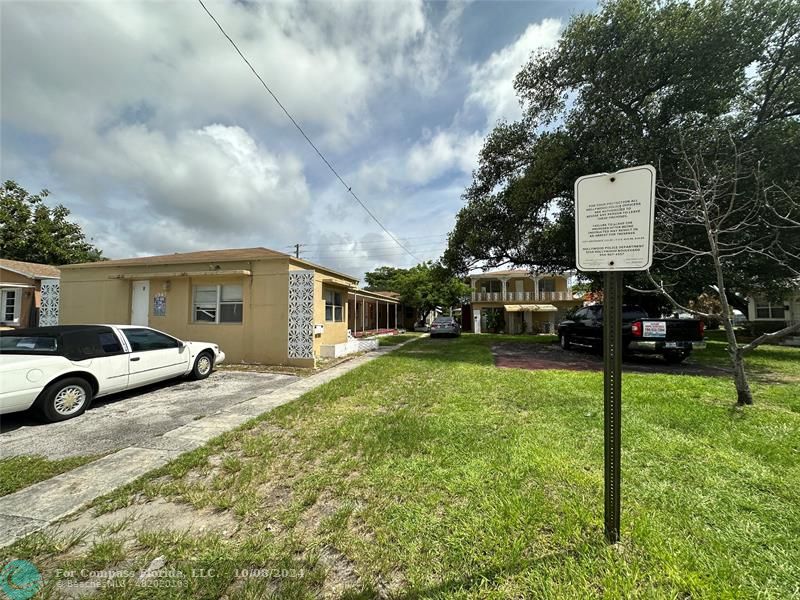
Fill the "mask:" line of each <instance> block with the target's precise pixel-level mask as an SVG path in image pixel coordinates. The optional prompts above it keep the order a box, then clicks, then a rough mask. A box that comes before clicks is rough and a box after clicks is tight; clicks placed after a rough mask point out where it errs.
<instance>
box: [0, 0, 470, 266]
mask: <svg viewBox="0 0 800 600" xmlns="http://www.w3.org/2000/svg"><path fill="white" fill-rule="evenodd" d="M209 8H210V10H211V11H212V12H213V13H214V14H215V15H216V17H217V18H218V19H219V21H220V22H221V23H222V24H223V26H224V27H225V28H226V30H227V31H228V32H229V33H230V34H231V36H232V37H233V38H234V39H236V40H237V42H238V43H239V46H240V48H241V49H242V50H243V52H244V53H245V54H246V55H247V56H248V57H249V58H250V60H251V61H252V63H253V64H254V66H255V67H256V68H257V69H258V70H259V72H260V73H261V74H262V75H263V76H264V78H265V80H266V81H267V83H268V84H269V85H270V86H271V87H272V89H273V90H274V91H275V93H276V94H277V95H278V96H279V98H280V99H281V100H282V101H283V102H284V104H285V105H286V106H287V107H288V108H289V109H290V111H291V112H292V114H293V115H294V116H295V117H296V118H297V120H298V121H299V122H301V123H302V124H303V125H304V126H305V128H306V130H307V131H308V133H310V134H311V136H312V137H313V138H314V140H315V141H316V142H317V143H318V145H319V146H320V147H322V148H323V151H325V152H326V154H327V155H328V156H329V158H332V159H333V160H334V162H337V158H338V156H339V155H342V154H343V153H344V154H345V155H346V152H349V151H350V149H351V148H353V147H357V144H358V143H359V142H360V141H361V140H363V139H365V138H366V137H367V136H369V135H370V128H371V127H372V126H373V124H374V123H376V121H373V116H372V114H371V113H370V110H371V106H370V103H371V102H372V101H374V100H375V99H376V98H378V97H380V96H381V95H382V94H386V93H394V92H400V91H401V92H403V93H408V92H409V91H411V92H414V91H416V92H419V93H423V94H431V93H433V92H435V90H436V89H437V87H438V86H439V85H440V82H441V81H442V80H443V77H444V74H445V71H446V69H447V67H448V64H449V62H450V61H451V60H452V59H453V55H454V52H455V50H456V48H457V43H458V38H457V35H456V27H455V25H456V21H457V20H458V18H459V16H460V11H461V6H460V5H459V4H452V5H451V6H449V8H448V9H447V10H446V16H445V17H444V19H443V20H442V21H441V22H440V23H439V24H437V25H434V24H433V23H432V22H431V17H430V14H429V13H428V10H427V8H426V7H425V6H424V5H423V3H422V0H409V1H404V2H395V1H388V2H371V1H368V0H365V1H358V2H356V1H344V2H341V3H337V4H336V6H335V7H334V6H332V5H331V4H329V3H326V2H308V3H295V2H280V1H279V2H268V3H238V2H218V1H213V0H212V1H211V2H210V3H209ZM0 10H2V20H0V25H1V26H2V35H0V40H1V41H2V52H1V53H0V55H1V57H0V59H1V60H2V64H1V65H0V67H1V68H2V84H3V85H2V86H0V100H1V101H2V106H3V120H4V125H7V126H10V127H12V128H13V129H14V130H15V131H17V132H22V133H23V134H24V136H28V137H30V138H36V139H41V140H45V144H44V145H43V146H42V148H44V149H45V152H46V153H47V154H46V155H43V154H41V152H39V151H31V153H30V154H28V155H25V154H23V153H21V152H20V151H25V150H29V149H28V148H25V147H24V146H25V143H26V142H20V141H15V142H7V141H4V152H5V151H7V150H12V151H13V153H14V155H15V157H14V160H13V161H4V162H5V163H6V166H4V168H3V174H4V176H8V177H12V178H18V179H20V180H25V179H27V180H29V181H33V182H34V183H33V186H32V187H34V188H35V187H45V186H46V187H49V188H51V189H53V191H54V192H56V196H55V198H56V201H61V202H65V204H67V206H68V207H69V208H71V209H72V210H73V216H74V217H75V218H76V219H77V220H79V221H80V222H81V223H84V224H85V227H86V231H87V232H88V233H89V235H90V236H91V237H93V238H94V241H95V243H97V244H98V245H99V246H100V247H102V248H104V249H106V254H107V255H109V256H112V257H120V256H125V255H133V254H141V253H148V252H162V251H163V252H171V251H178V250H189V249H194V248H202V247H205V248H208V247H224V246H228V247H231V246H244V245H250V244H265V245H274V246H281V245H282V244H284V243H286V242H287V241H288V240H291V241H294V240H304V239H310V238H312V237H313V234H312V232H313V231H314V230H315V229H316V228H317V224H316V223H314V222H313V220H312V217H311V216H309V215H313V214H314V210H313V209H310V205H311V203H312V202H311V199H310V198H311V197H312V194H311V192H310V191H309V184H308V183H307V181H306V176H305V172H304V168H303V164H301V162H300V158H302V159H303V160H304V161H306V163H307V164H309V165H312V169H318V168H320V167H319V164H318V162H317V158H316V157H315V156H314V155H313V153H312V152H311V151H308V149H307V148H306V147H302V150H301V151H298V150H297V148H301V144H302V143H303V142H302V140H301V139H300V138H299V137H298V134H297V132H296V131H295V130H294V129H293V128H292V126H291V124H290V123H288V121H287V119H286V117H285V115H284V114H283V113H282V112H281V111H280V109H279V108H278V107H277V106H276V105H275V103H274V101H273V100H272V99H271V98H270V97H269V96H268V95H267V94H266V92H265V90H264V89H263V88H262V87H261V85H260V84H259V82H258V81H257V80H256V78H255V77H254V76H253V74H252V73H251V72H250V71H249V69H248V68H247V67H246V65H244V64H243V62H242V61H241V60H240V58H239V57H238V55H237V54H236V53H235V51H234V49H233V48H232V47H231V46H230V44H229V43H228V41H227V40H225V39H224V38H223V37H222V36H221V34H220V32H219V31H218V30H217V28H216V26H215V25H214V24H213V22H212V21H211V20H210V19H209V18H208V16H207V15H206V14H205V13H204V12H203V11H202V9H201V7H200V6H199V5H197V4H196V3H194V2H161V3H136V2H94V1H82V2H61V1H59V2H27V3H26V2H4V3H3V4H2V7H0ZM299 152H302V154H300V153H299ZM345 164H346V163H345ZM337 166H339V165H338V164H337ZM12 167H13V172H11V171H9V169H10V168H12ZM340 168H341V167H340ZM34 170H35V172H34ZM36 173H46V175H45V176H41V177H40V176H39V175H37V174H36ZM327 176H328V174H327V173H325V177H327ZM40 179H41V182H38V180H40ZM359 191H360V190H359ZM315 200H316V198H315ZM316 203H317V202H316V201H315V202H314V204H316ZM332 206H333V207H335V209H336V210H334V212H338V215H342V213H343V212H344V211H343V210H342V208H343V207H344V209H345V211H348V212H349V211H353V212H354V213H358V211H361V209H360V208H358V207H356V206H354V205H353V202H352V199H350V198H349V197H345V196H344V195H342V194H337V195H336V196H335V198H334V202H333V203H332ZM363 218H364V215H363V214H360V215H359V219H358V221H357V222H359V223H360V222H362V219H363ZM339 225H340V226H341V220H340V222H339ZM367 226H368V227H370V228H374V227H375V225H374V223H368V225H367Z"/></svg>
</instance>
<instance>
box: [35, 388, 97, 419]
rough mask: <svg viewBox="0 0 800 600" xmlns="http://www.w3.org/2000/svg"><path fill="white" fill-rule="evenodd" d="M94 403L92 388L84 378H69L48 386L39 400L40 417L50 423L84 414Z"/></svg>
mask: <svg viewBox="0 0 800 600" xmlns="http://www.w3.org/2000/svg"><path fill="white" fill-rule="evenodd" d="M91 403H92V386H91V385H89V382H88V381H86V380H85V379H83V378H82V377H67V378H65V379H61V380H59V381H56V382H55V383H51V384H50V385H49V386H47V387H46V388H45V389H44V391H43V392H42V394H41V395H40V396H39V399H38V400H37V402H36V404H37V406H36V407H37V409H38V411H39V415H40V416H41V417H42V418H43V419H44V420H45V421H47V422H49V423H55V422H57V421H66V420H67V419H71V418H73V417H77V416H78V415H80V414H82V413H83V412H84V411H85V410H86V409H87V408H89V405H90V404H91Z"/></svg>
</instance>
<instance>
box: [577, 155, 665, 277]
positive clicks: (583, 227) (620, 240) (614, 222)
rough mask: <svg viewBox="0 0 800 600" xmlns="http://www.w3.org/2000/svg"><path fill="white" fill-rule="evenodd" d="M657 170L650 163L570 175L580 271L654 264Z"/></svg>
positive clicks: (633, 268)
mask: <svg viewBox="0 0 800 600" xmlns="http://www.w3.org/2000/svg"><path fill="white" fill-rule="evenodd" d="M655 193H656V170H655V168H654V167H652V166H651V165H644V166H641V167H633V168H630V169H623V170H621V171H617V172H616V173H597V174H595V175H584V176H583V177H579V178H578V179H577V181H575V255H576V262H577V264H578V269H579V270H581V271H644V270H646V269H649V268H650V265H651V264H653V217H654V214H655Z"/></svg>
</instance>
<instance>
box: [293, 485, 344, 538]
mask: <svg viewBox="0 0 800 600" xmlns="http://www.w3.org/2000/svg"><path fill="white" fill-rule="evenodd" d="M340 506H341V504H340V503H339V501H338V500H336V499H335V498H333V497H332V496H330V495H329V494H322V495H321V496H320V497H319V498H317V501H316V502H314V504H312V505H311V506H310V507H309V508H307V509H306V510H305V511H303V514H301V515H300V518H299V519H298V521H297V525H296V526H295V529H296V530H297V531H298V532H299V533H300V534H301V535H304V536H305V535H311V534H313V533H314V532H315V531H317V530H318V529H319V526H320V525H321V524H322V522H323V521H324V520H325V519H327V518H328V517H331V516H333V515H334V514H335V513H336V511H337V510H338V509H339V507H340Z"/></svg>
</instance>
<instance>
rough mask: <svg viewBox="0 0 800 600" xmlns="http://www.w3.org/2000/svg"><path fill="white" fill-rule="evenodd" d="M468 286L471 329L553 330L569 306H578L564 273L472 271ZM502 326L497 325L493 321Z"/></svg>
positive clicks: (477, 331)
mask: <svg viewBox="0 0 800 600" xmlns="http://www.w3.org/2000/svg"><path fill="white" fill-rule="evenodd" d="M469 279H470V283H471V286H472V301H471V308H472V330H473V331H474V332H475V333H481V332H487V331H489V330H491V329H501V330H502V331H504V332H505V333H523V332H525V333H554V332H555V331H556V327H557V325H558V323H559V321H561V320H563V317H564V315H565V314H566V313H567V311H569V310H570V309H572V308H574V307H576V306H580V305H581V303H582V302H581V300H580V299H576V298H575V297H574V296H573V294H572V292H571V291H570V289H569V282H568V276H567V275H550V274H542V275H539V274H531V273H530V272H529V271H527V270H525V269H513V270H509V271H494V272H487V273H476V274H472V275H470V276H469ZM498 323H501V324H502V326H500V327H498V326H497V324H498Z"/></svg>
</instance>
